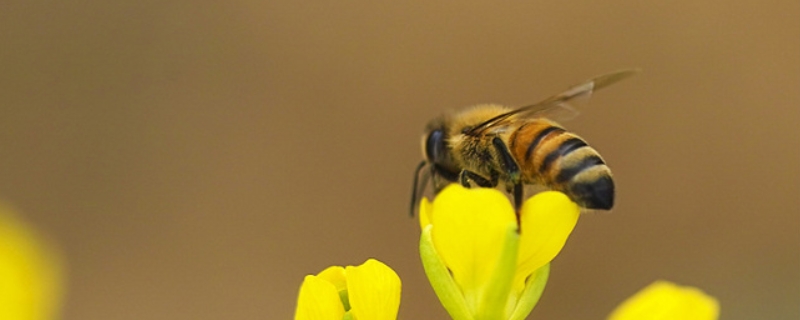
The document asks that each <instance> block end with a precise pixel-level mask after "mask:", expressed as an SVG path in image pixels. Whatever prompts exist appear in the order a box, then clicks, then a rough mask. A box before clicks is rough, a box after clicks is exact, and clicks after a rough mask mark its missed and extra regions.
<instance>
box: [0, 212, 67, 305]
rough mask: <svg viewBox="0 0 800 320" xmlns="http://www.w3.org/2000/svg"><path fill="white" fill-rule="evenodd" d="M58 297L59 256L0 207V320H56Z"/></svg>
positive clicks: (60, 272)
mask: <svg viewBox="0 0 800 320" xmlns="http://www.w3.org/2000/svg"><path fill="white" fill-rule="evenodd" d="M61 296H62V267H61V260H60V256H59V255H58V254H57V253H56V252H55V251H53V249H52V248H50V246H48V243H46V242H45V241H44V240H43V239H42V238H41V237H40V236H39V234H37V233H36V232H35V230H33V229H32V228H31V227H30V226H28V225H26V224H25V223H23V222H22V221H20V220H19V219H17V218H16V217H15V214H14V212H12V210H11V209H9V208H8V207H5V206H3V205H2V204H0V319H15V320H45V319H56V318H57V317H58V313H59V309H60V307H61Z"/></svg>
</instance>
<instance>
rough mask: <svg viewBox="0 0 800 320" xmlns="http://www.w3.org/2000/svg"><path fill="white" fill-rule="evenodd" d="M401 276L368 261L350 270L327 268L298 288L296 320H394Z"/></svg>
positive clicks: (311, 276)
mask: <svg viewBox="0 0 800 320" xmlns="http://www.w3.org/2000/svg"><path fill="white" fill-rule="evenodd" d="M399 308H400V277H398V276H397V274H396V273H395V272H394V270H392V269H391V268H389V267H388V266H387V265H385V264H383V263H382V262H380V261H378V260H375V259H369V260H367V261H366V262H364V264H362V265H360V266H357V267H353V266H347V267H340V266H332V267H329V268H327V269H325V270H323V271H322V272H320V273H319V274H317V275H316V276H314V275H308V276H306V277H305V279H304V280H303V284H302V285H301V286H300V294H299V297H298V298H297V309H296V310H295V316H294V318H295V320H340V319H356V320H384V319H387V320H388V319H397V310H398V309H399Z"/></svg>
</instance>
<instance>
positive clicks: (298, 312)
mask: <svg viewBox="0 0 800 320" xmlns="http://www.w3.org/2000/svg"><path fill="white" fill-rule="evenodd" d="M340 268H341V267H340ZM344 311H345V310H344V306H343V305H342V301H341V300H340V299H339V292H338V290H336V286H334V285H333V284H332V283H330V282H328V281H326V280H324V279H321V278H320V277H317V276H312V275H308V276H306V277H305V279H304V280H303V284H302V285H301V286H300V294H299V295H298V298H297V309H295V313H294V319H295V320H341V319H342V316H344Z"/></svg>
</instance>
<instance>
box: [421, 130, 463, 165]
mask: <svg viewBox="0 0 800 320" xmlns="http://www.w3.org/2000/svg"><path fill="white" fill-rule="evenodd" d="M445 123H446V121H445V119H444V118H443V117H440V118H436V119H434V120H432V121H431V122H429V123H428V126H427V127H426V129H425V134H424V135H423V136H422V153H423V154H424V155H425V160H426V161H427V162H428V163H429V164H430V165H432V166H433V170H434V171H437V173H439V174H443V175H446V176H448V177H449V176H451V175H452V174H458V168H457V166H456V165H455V164H454V163H453V157H452V150H451V148H450V146H449V144H448V139H449V137H448V128H447V126H446V125H445ZM448 180H451V179H448Z"/></svg>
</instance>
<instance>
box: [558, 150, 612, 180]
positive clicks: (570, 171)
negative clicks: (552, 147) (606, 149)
mask: <svg viewBox="0 0 800 320" xmlns="http://www.w3.org/2000/svg"><path fill="white" fill-rule="evenodd" d="M601 164H605V162H603V159H600V157H598V156H596V155H590V156H588V157H585V158H583V159H581V161H580V162H578V163H576V164H575V165H574V166H571V167H569V168H561V171H560V172H559V173H558V175H557V176H556V182H557V183H564V182H567V181H569V180H572V178H573V177H575V176H576V175H578V174H579V173H581V172H583V171H584V170H587V169H589V168H591V167H594V166H597V165H601Z"/></svg>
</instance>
